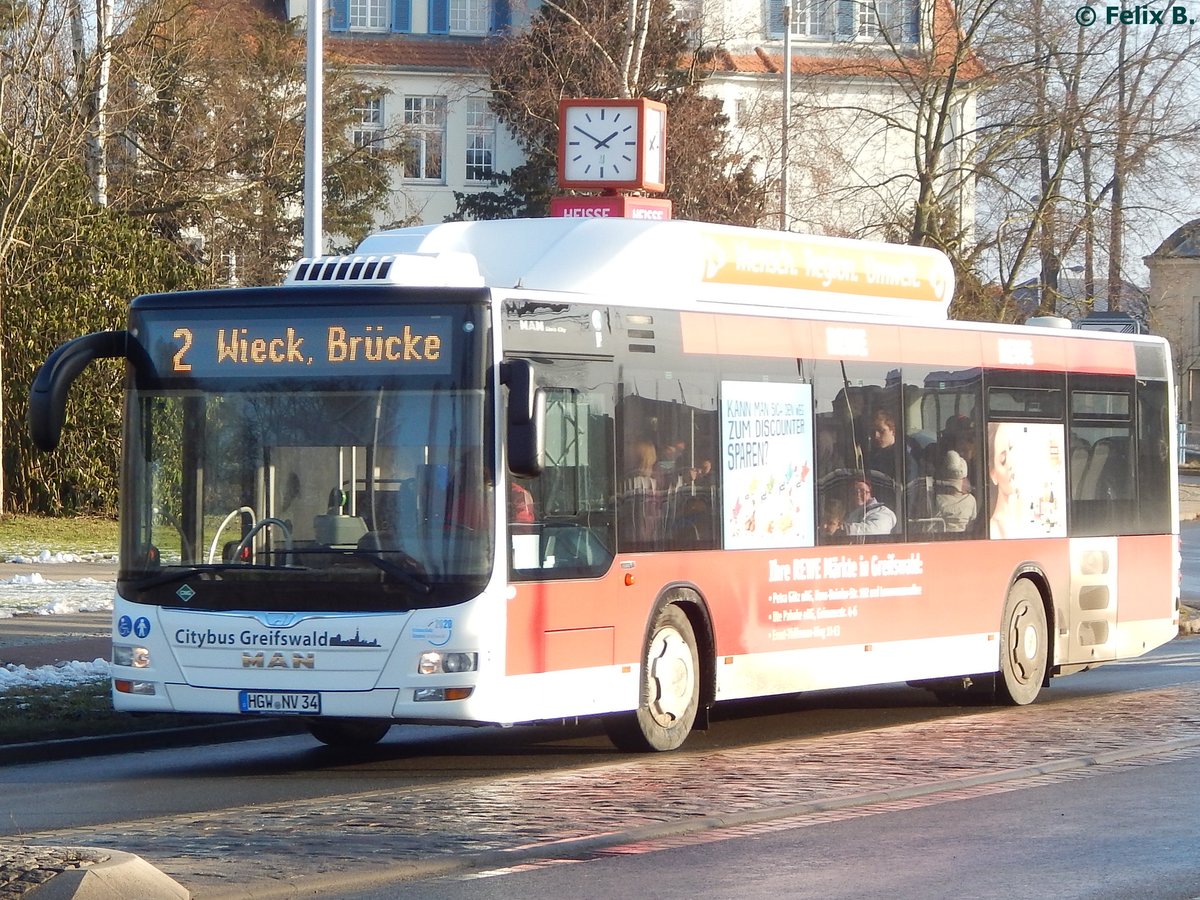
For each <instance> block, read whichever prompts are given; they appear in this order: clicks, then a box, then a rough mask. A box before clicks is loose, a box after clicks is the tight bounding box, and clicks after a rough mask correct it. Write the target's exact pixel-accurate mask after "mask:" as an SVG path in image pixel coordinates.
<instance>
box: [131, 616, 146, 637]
mask: <svg viewBox="0 0 1200 900" xmlns="http://www.w3.org/2000/svg"><path fill="white" fill-rule="evenodd" d="M133 633H134V634H136V635H137V636H138V637H140V638H144V637H145V636H146V635H148V634H149V633H150V620H149V619H147V618H146V617H145V616H141V617H139V618H138V620H137V621H136V622H134V623H133Z"/></svg>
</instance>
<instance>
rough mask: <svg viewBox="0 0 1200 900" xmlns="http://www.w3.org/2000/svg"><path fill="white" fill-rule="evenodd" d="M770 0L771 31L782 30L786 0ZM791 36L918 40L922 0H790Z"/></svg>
mask: <svg viewBox="0 0 1200 900" xmlns="http://www.w3.org/2000/svg"><path fill="white" fill-rule="evenodd" d="M785 2H788V0H768V15H769V16H770V27H769V29H768V30H769V32H770V33H771V35H773V36H782V34H783V4H784V3H785ZM791 3H792V7H791V9H792V13H791V30H792V37H797V38H804V39H806V40H817V41H834V40H842V41H846V40H863V41H879V40H883V39H885V38H886V39H887V40H889V41H892V42H894V43H901V44H912V43H916V41H917V18H918V15H919V0H791Z"/></svg>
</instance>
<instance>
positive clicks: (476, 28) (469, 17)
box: [450, 0, 488, 34]
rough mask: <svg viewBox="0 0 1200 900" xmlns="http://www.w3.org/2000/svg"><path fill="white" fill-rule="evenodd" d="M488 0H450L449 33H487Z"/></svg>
mask: <svg viewBox="0 0 1200 900" xmlns="http://www.w3.org/2000/svg"><path fill="white" fill-rule="evenodd" d="M487 30H488V0H450V33H451V34H487Z"/></svg>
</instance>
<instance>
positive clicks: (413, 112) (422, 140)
mask: <svg viewBox="0 0 1200 900" xmlns="http://www.w3.org/2000/svg"><path fill="white" fill-rule="evenodd" d="M404 125H405V128H406V131H407V136H406V138H405V142H404V146H405V153H404V177H405V178H411V179H420V180H422V181H440V180H441V179H442V163H443V160H444V158H445V147H446V98H445V97H405V98H404Z"/></svg>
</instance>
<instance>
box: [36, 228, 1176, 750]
mask: <svg viewBox="0 0 1200 900" xmlns="http://www.w3.org/2000/svg"><path fill="white" fill-rule="evenodd" d="M952 291H953V275H952V271H951V268H950V266H949V263H948V262H947V260H946V259H945V258H944V257H943V256H942V255H941V254H939V253H937V252H934V251H931V250H925V249H920V248H913V247H905V246H896V245H889V244H876V243H865V242H858V241H843V240H834V239H823V238H815V237H804V236H800V235H795V234H787V233H775V232H769V231H756V230H749V229H739V228H732V227H722V226H713V225H705V224H700V223H695V222H684V221H670V222H656V223H651V222H638V221H629V220H574V219H544V220H514V221H503V222H477V223H453V224H444V225H437V226H431V227H423V228H413V229H402V230H397V231H390V232H385V233H381V234H378V235H375V236H373V237H371V238H368V239H367V240H366V241H365V242H364V243H363V245H362V246H361V247H360V248H359V249H358V251H357V253H356V255H353V256H348V257H332V258H321V259H315V260H302V261H301V262H299V263H297V264H296V266H295V267H294V268H293V270H292V271H291V273H290V275H289V276H288V278H287V280H286V283H285V284H284V285H282V286H279V287H269V288H242V289H232V290H213V291H198V292H189V293H175V294H162V295H150V296H143V297H139V298H137V299H136V300H134V301H133V302H132V304H131V306H130V311H129V321H128V327H127V329H126V330H124V331H119V332H104V333H97V334H92V335H88V336H85V337H81V338H78V339H76V340H74V341H71V342H69V343H67V344H64V345H62V346H61V347H59V348H58V349H57V350H56V351H55V352H54V354H53V355H52V356H51V357H50V358H49V359H48V360H47V362H46V364H45V365H44V366H43V368H42V370H41V371H40V373H39V375H38V377H37V380H36V381H35V384H34V386H33V390H32V395H31V396H32V408H31V424H32V429H33V434H34V437H35V439H36V441H37V442H38V444H39V445H40V446H42V447H43V448H45V449H52V448H53V447H54V446H55V444H56V443H57V441H58V439H59V433H60V431H61V427H62V423H63V420H64V416H65V414H66V409H67V406H66V402H65V397H66V395H67V389H68V386H69V384H70V382H71V380H72V379H73V378H74V376H75V375H76V374H77V373H78V372H79V371H80V370H81V369H82V368H83V367H84V366H85V365H86V364H87V363H88V362H89V361H91V360H93V359H95V358H98V357H118V358H124V359H125V360H127V363H126V365H127V370H128V378H127V394H126V416H125V418H126V422H127V425H126V431H125V445H124V454H123V459H124V463H123V491H122V498H123V499H122V547H121V558H120V572H119V579H118V582H117V591H116V598H115V601H114V610H113V641H114V646H113V660H112V677H113V698H114V703H115V705H116V707H117V708H118V709H123V710H131V711H139V712H151V711H155V712H158V711H180V712H203V713H244V714H247V715H283V714H290V715H297V716H302V717H304V718H305V720H306V722H307V724H308V726H309V728H310V730H311V731H312V733H313V734H314V735H315V736H316V737H317V738H319V739H321V740H323V741H326V742H329V743H356V742H357V743H363V742H370V741H375V740H378V739H379V738H381V737H382V736H383V735H384V734H385V733H386V731H387V729H388V728H389V727H390V725H391V724H392V723H394V722H408V723H413V722H440V723H466V724H486V723H504V724H507V723H526V722H538V721H550V720H561V719H574V718H576V717H582V716H601V717H603V719H604V722H605V724H606V726H607V728H608V731H609V733H610V735H612V737H613V739H614V740H615V741H616V743H617V744H618V746H620V747H623V748H640V749H656V750H667V749H672V748H674V747H677V746H679V745H680V744H681V743H682V742H683V741H684V739H685V738H686V736H687V734H688V733H689V732H690V731H691V729H692V728H693V727H703V726H704V725H705V724H706V723H707V718H708V712H709V710H710V709H711V708H712V706H713V704H715V703H717V702H720V701H722V700H728V699H735V698H748V697H762V696H767V695H777V694H789V693H796V692H802V691H813V690H821V689H826V688H842V687H848V686H853V685H867V684H878V683H889V682H898V681H908V682H913V683H918V684H921V685H924V686H926V687H928V688H930V689H931V690H933V691H935V692H936V693H938V694H939V695H945V696H954V695H956V694H959V693H962V692H967V691H983V690H987V691H994V693H995V695H996V696H998V697H999V698H1001V699H1003V700H1006V701H1008V702H1014V703H1018V704H1024V703H1029V702H1031V701H1033V700H1034V699H1035V698H1036V696H1037V695H1038V693H1039V691H1040V690H1041V688H1042V687H1044V686H1045V685H1046V684H1048V683H1049V679H1050V678H1051V677H1052V676H1056V675H1062V674H1067V673H1070V672H1075V671H1079V670H1082V669H1086V668H1089V667H1092V666H1094V665H1096V664H1098V663H1103V662H1105V661H1110V660H1116V659H1122V658H1128V657H1132V656H1137V655H1138V654H1141V653H1144V652H1146V651H1147V650H1149V649H1151V648H1152V647H1155V646H1157V645H1159V644H1162V643H1164V642H1165V641H1167V640H1169V639H1171V638H1172V636H1174V635H1175V634H1176V633H1177V628H1178V586H1179V582H1178V571H1179V560H1178V547H1177V535H1178V508H1177V491H1176V477H1177V476H1176V472H1175V469H1174V467H1173V466H1172V465H1171V460H1172V459H1174V458H1175V457H1174V449H1175V448H1174V446H1173V442H1174V440H1175V438H1174V435H1175V430H1174V428H1173V410H1174V409H1175V400H1174V396H1173V389H1172V382H1171V371H1172V367H1171V362H1170V358H1169V351H1168V346H1167V344H1166V342H1165V341H1163V340H1162V339H1159V338H1155V337H1150V336H1141V335H1128V334H1109V333H1102V332H1084V331H1078V330H1069V329H1066V330H1064V329H1058V328H1049V327H1030V326H1001V325H994V324H981V323H966V322H953V321H947V318H946V314H947V308H948V305H949V301H950V298H951V294H952Z"/></svg>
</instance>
